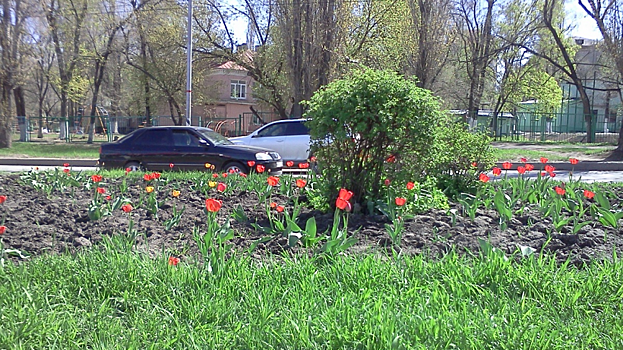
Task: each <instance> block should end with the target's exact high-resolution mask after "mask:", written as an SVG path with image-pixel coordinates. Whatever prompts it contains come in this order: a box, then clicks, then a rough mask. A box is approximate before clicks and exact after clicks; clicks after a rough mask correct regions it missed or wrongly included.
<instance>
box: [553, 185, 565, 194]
mask: <svg viewBox="0 0 623 350" xmlns="http://www.w3.org/2000/svg"><path fill="white" fill-rule="evenodd" d="M554 191H556V193H557V194H559V195H561V196H562V195H564V194H565V192H566V191H565V189H564V188H562V187H558V186H556V187H554Z"/></svg>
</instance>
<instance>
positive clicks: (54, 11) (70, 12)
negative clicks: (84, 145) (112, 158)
mask: <svg viewBox="0 0 623 350" xmlns="http://www.w3.org/2000/svg"><path fill="white" fill-rule="evenodd" d="M60 1H62V0H49V1H48V0H44V1H43V2H42V3H41V4H42V6H43V10H44V11H45V14H46V19H47V22H48V26H49V32H50V35H51V36H52V43H53V44H54V50H55V52H56V63H57V68H58V74H59V85H60V86H59V89H58V93H59V97H60V107H61V115H60V116H61V118H67V117H68V116H69V113H68V102H69V95H70V89H71V87H70V85H71V83H72V80H73V79H74V78H75V77H76V75H77V70H78V68H79V65H78V63H79V61H80V58H81V57H80V49H81V47H80V46H81V43H82V42H81V35H82V33H83V30H84V25H85V19H86V15H87V9H88V2H87V0H68V1H67V2H66V3H62V4H61V3H60ZM68 131H69V130H66V129H65V124H64V123H61V135H60V137H61V138H64V137H65V135H66V133H67V132H68Z"/></svg>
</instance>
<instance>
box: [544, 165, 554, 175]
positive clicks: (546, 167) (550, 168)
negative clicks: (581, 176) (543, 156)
mask: <svg viewBox="0 0 623 350" xmlns="http://www.w3.org/2000/svg"><path fill="white" fill-rule="evenodd" d="M554 170H556V168H554V167H553V166H551V165H549V164H548V165H546V166H545V171H547V172H548V173H551V172H552V171H554Z"/></svg>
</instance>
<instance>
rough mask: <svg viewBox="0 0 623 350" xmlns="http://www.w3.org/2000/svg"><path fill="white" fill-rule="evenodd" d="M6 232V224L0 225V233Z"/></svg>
mask: <svg viewBox="0 0 623 350" xmlns="http://www.w3.org/2000/svg"><path fill="white" fill-rule="evenodd" d="M5 232H6V226H4V225H2V226H0V235H1V234H3V233H5Z"/></svg>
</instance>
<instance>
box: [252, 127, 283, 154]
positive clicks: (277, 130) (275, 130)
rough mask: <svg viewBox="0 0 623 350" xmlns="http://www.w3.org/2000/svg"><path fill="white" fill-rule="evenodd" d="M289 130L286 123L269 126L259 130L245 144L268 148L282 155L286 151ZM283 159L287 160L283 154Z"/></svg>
mask: <svg viewBox="0 0 623 350" xmlns="http://www.w3.org/2000/svg"><path fill="white" fill-rule="evenodd" d="M287 128H288V126H287V123H286V122H282V123H273V124H270V125H267V126H265V127H264V128H262V129H260V130H258V131H257V133H256V134H255V135H253V136H252V137H251V140H250V141H249V142H248V143H245V144H248V145H250V146H256V147H262V148H268V149H270V150H273V151H276V152H277V153H279V154H281V152H282V151H285V149H284V147H283V144H284V142H285V139H286V136H285V135H286V131H287ZM281 157H282V158H285V157H284V156H283V154H281Z"/></svg>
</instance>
